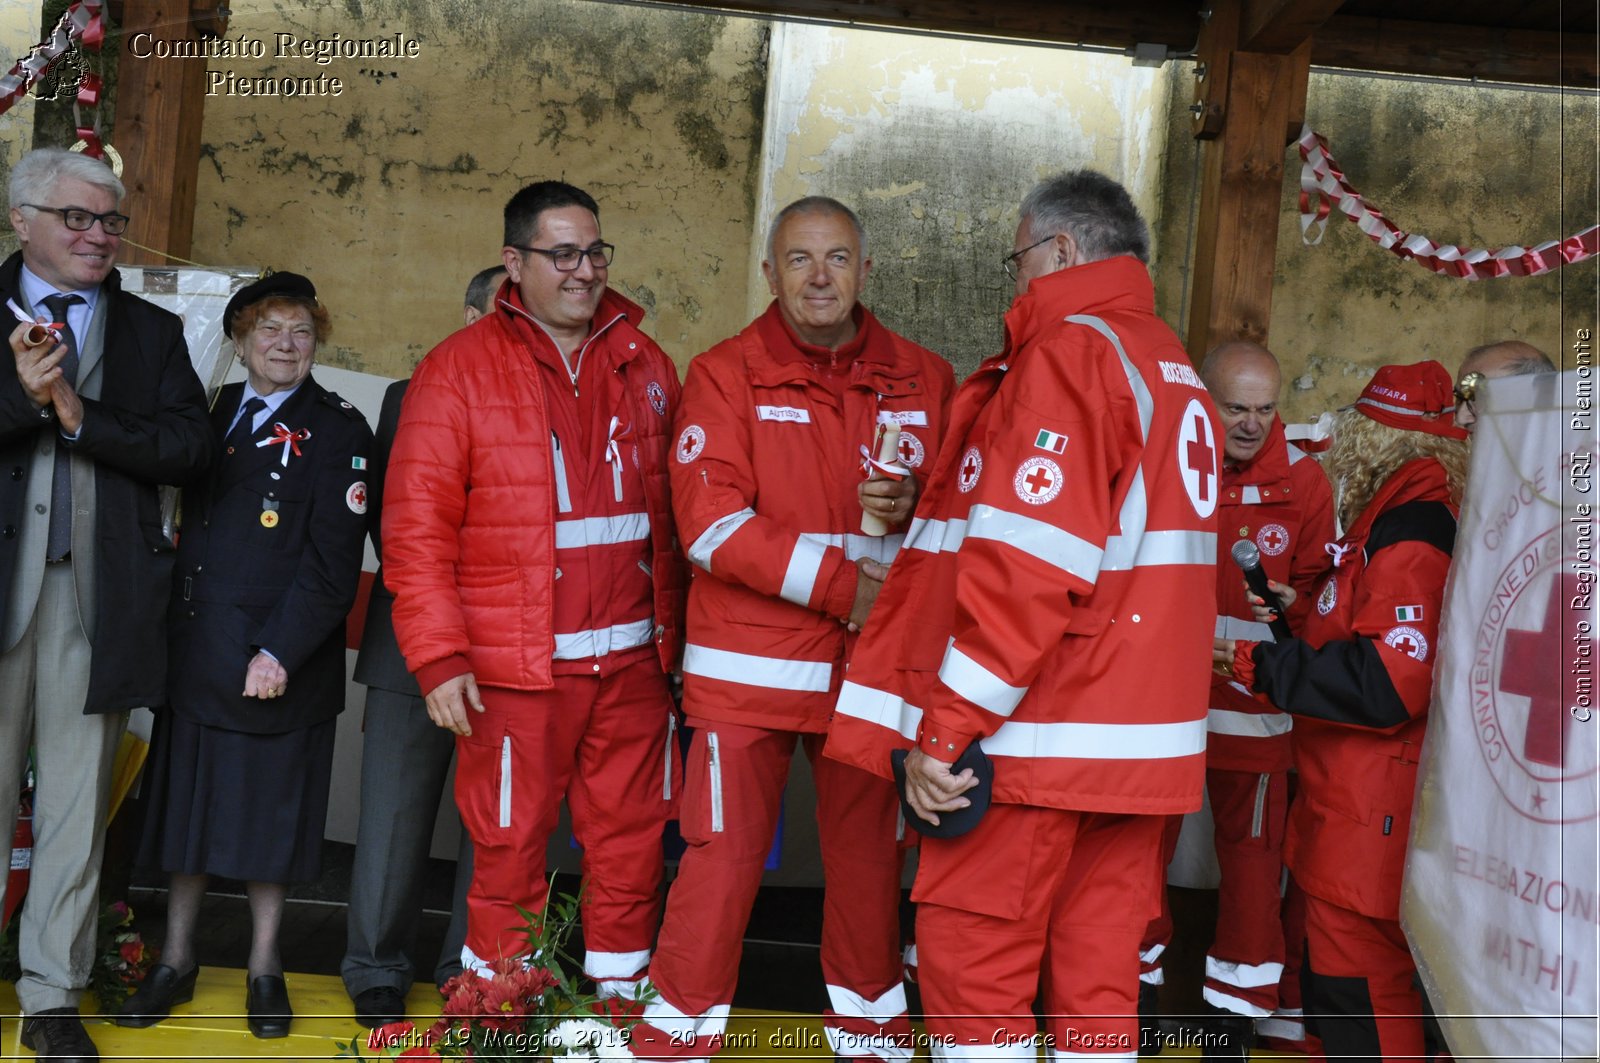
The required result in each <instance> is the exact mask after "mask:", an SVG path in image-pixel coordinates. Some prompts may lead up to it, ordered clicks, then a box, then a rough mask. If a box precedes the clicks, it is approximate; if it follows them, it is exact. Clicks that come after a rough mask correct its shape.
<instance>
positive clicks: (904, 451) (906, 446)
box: [895, 429, 927, 469]
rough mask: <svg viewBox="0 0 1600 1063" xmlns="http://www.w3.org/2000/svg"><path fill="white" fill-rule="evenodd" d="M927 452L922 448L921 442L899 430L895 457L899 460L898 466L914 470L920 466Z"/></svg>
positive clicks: (908, 433)
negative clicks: (898, 441)
mask: <svg viewBox="0 0 1600 1063" xmlns="http://www.w3.org/2000/svg"><path fill="white" fill-rule="evenodd" d="M926 454H927V451H926V450H925V449H924V448H923V446H922V440H920V439H918V438H917V437H916V436H914V435H912V434H911V433H910V432H907V431H906V430H904V429H901V430H900V446H899V448H898V449H897V450H896V451H895V455H896V456H897V457H898V458H899V459H900V464H901V465H904V466H905V467H906V468H908V469H915V468H917V467H918V466H920V465H921V464H922V459H923V457H924V455H926Z"/></svg>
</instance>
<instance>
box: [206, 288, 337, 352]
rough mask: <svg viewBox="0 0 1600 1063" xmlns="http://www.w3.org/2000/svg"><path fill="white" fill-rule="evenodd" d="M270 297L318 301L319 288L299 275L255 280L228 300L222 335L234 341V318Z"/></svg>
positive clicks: (223, 317) (223, 318) (224, 313)
mask: <svg viewBox="0 0 1600 1063" xmlns="http://www.w3.org/2000/svg"><path fill="white" fill-rule="evenodd" d="M269 295H285V296H288V297H289V298H291V299H309V300H311V301H312V302H313V303H314V302H316V301H317V286H316V285H314V284H312V283H311V279H310V278H309V277H302V276H301V275H300V274H298V273H268V274H267V275H266V276H264V277H261V278H260V279H258V280H253V281H251V282H250V283H249V284H246V285H245V286H244V287H243V288H240V289H239V290H238V291H237V292H234V293H233V298H232V299H229V300H228V309H226V310H224V311H223V312H222V334H223V335H224V336H226V337H228V338H229V339H230V340H231V339H233V319H234V316H235V315H237V314H238V313H239V311H241V310H243V309H244V308H245V307H247V306H250V305H251V304H253V303H259V302H260V301H261V300H263V299H265V298H266V297H267V296H269Z"/></svg>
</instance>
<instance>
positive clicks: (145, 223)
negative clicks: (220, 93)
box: [110, 0, 216, 265]
mask: <svg viewBox="0 0 1600 1063" xmlns="http://www.w3.org/2000/svg"><path fill="white" fill-rule="evenodd" d="M215 6H216V4H215V3H213V2H207V0H199V2H198V3H193V4H191V0H123V4H122V10H123V23H122V29H123V33H122V54H121V56H120V57H119V59H118V66H117V98H116V109H117V110H116V120H115V122H114V123H113V125H112V132H111V138H110V142H111V144H112V145H113V146H114V147H115V148H116V149H117V150H118V151H119V152H121V153H122V160H123V172H122V182H123V184H124V185H126V186H127V189H128V198H127V200H126V206H125V208H124V209H125V211H126V213H127V214H128V216H129V218H131V219H132V220H131V221H129V223H128V233H127V238H128V239H129V240H132V241H136V242H138V243H141V244H144V245H145V246H147V247H153V248H157V249H158V250H159V251H163V252H166V253H167V254H170V255H178V256H182V257H188V255H189V252H190V244H191V243H192V241H193V239H194V201H195V184H196V180H197V172H198V170H199V167H200V127H201V122H202V119H203V118H204V115H205V77H206V62H205V60H204V59H157V58H156V57H154V56H153V55H148V54H147V55H146V56H145V57H144V58H141V57H140V56H138V55H134V54H132V52H131V51H130V45H131V44H132V43H133V42H134V41H135V38H136V35H137V34H138V33H139V32H140V31H141V30H148V31H149V32H150V33H151V34H152V35H153V36H155V37H157V38H159V39H163V40H179V39H182V40H189V41H198V40H199V30H198V24H197V23H196V22H195V21H194V20H193V19H191V17H190V16H191V14H194V13H195V12H193V11H192V8H200V9H201V13H204V12H205V11H208V10H210V9H212V8H214V7H215ZM139 50H140V51H142V52H146V53H148V51H149V49H148V48H145V47H142V46H141V47H140V49H139ZM119 258H120V260H121V261H122V262H124V263H127V264H130V265H164V264H167V261H168V260H167V258H166V256H165V255H163V254H152V253H150V252H147V251H141V250H140V249H139V248H137V247H131V246H130V247H127V248H125V249H124V251H123V253H122V254H121V255H120V256H119Z"/></svg>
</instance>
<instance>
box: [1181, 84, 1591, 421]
mask: <svg viewBox="0 0 1600 1063" xmlns="http://www.w3.org/2000/svg"><path fill="white" fill-rule="evenodd" d="M1178 75H1179V76H1175V77H1174V79H1173V82H1172V85H1173V93H1172V103H1173V107H1172V110H1171V119H1170V125H1171V134H1170V136H1169V140H1168V149H1169V150H1168V156H1167V163H1168V170H1167V179H1166V182H1165V188H1166V196H1165V198H1166V203H1167V210H1166V214H1165V217H1164V218H1163V219H1162V221H1161V229H1162V232H1163V234H1164V236H1165V237H1166V243H1167V248H1168V250H1169V252H1170V251H1176V250H1177V249H1178V248H1187V246H1188V244H1189V241H1190V239H1191V234H1192V225H1193V207H1194V202H1195V199H1196V198H1197V197H1198V194H1199V190H1198V186H1197V184H1196V183H1195V180H1194V175H1195V170H1194V141H1193V139H1192V137H1191V135H1190V129H1189V127H1190V118H1189V115H1188V113H1187V111H1185V110H1184V107H1185V105H1186V104H1187V103H1188V101H1189V100H1190V99H1192V97H1193V87H1192V86H1193V82H1192V70H1190V69H1188V68H1183V69H1181V70H1180V71H1179V72H1178ZM1307 113H1308V114H1309V116H1310V122H1311V125H1312V127H1313V128H1314V129H1316V130H1317V131H1318V132H1320V133H1322V134H1323V135H1324V136H1325V137H1327V139H1328V143H1329V150H1330V151H1331V153H1332V155H1333V156H1334V158H1335V159H1337V160H1338V162H1339V165H1340V167H1341V168H1342V169H1343V171H1344V173H1345V176H1346V179H1347V180H1348V181H1349V182H1350V184H1351V185H1352V186H1354V187H1355V188H1356V189H1357V190H1358V191H1359V192H1361V193H1362V195H1363V196H1364V197H1365V199H1366V201H1367V203H1368V204H1369V205H1370V206H1374V207H1376V208H1378V209H1380V210H1382V211H1383V213H1384V214H1385V216H1386V217H1388V218H1389V219H1390V220H1391V221H1393V222H1394V223H1395V224H1397V225H1399V226H1400V227H1401V228H1402V229H1406V230H1408V231H1410V232H1413V233H1418V234H1421V235H1424V236H1427V237H1429V238H1430V239H1432V240H1434V241H1435V242H1436V243H1440V244H1446V243H1448V244H1461V245H1465V246H1468V247H1482V248H1498V247H1503V246H1506V245H1508V244H1521V245H1524V246H1531V245H1533V244H1537V243H1541V242H1543V241H1545V240H1551V239H1558V238H1561V237H1564V236H1568V235H1571V234H1573V233H1576V232H1579V231H1581V230H1582V229H1584V228H1586V227H1588V226H1590V225H1593V224H1595V222H1596V221H1600V218H1597V216H1596V196H1597V188H1596V170H1597V163H1596V160H1597V158H1600V144H1597V141H1596V128H1597V127H1596V121H1597V104H1596V100H1595V98H1594V97H1592V96H1577V95H1565V96H1563V95H1561V94H1558V93H1553V92H1546V91H1539V90H1531V89H1505V88H1488V87H1473V86H1466V85H1445V84H1439V83H1435V82H1426V81H1417V80H1410V81H1399V80H1388V79H1368V78H1357V77H1349V76H1344V75H1335V74H1321V73H1313V75H1312V78H1311V85H1310V93H1309V99H1308V105H1307ZM1299 188H1300V157H1299V154H1298V153H1297V152H1296V151H1295V150H1294V148H1293V147H1290V148H1288V149H1286V152H1285V173H1284V185H1283V198H1282V207H1281V211H1282V212H1281V214H1280V216H1279V229H1278V250H1277V274H1276V278H1275V281H1274V285H1273V304H1272V322H1271V337H1270V341H1269V345H1270V346H1271V347H1272V349H1273V350H1274V352H1276V353H1277V355H1278V356H1279V358H1280V359H1281V360H1282V362H1283V364H1284V375H1285V379H1286V380H1288V381H1292V384H1291V386H1290V387H1289V389H1288V390H1287V392H1286V394H1285V401H1284V406H1283V409H1284V413H1285V415H1286V416H1287V417H1289V418H1291V419H1310V418H1314V417H1315V416H1316V415H1317V414H1318V413H1319V412H1321V411H1323V410H1327V409H1332V408H1335V407H1337V406H1341V405H1344V404H1346V403H1348V402H1350V401H1351V400H1352V399H1354V397H1355V396H1356V395H1357V394H1358V393H1359V391H1360V389H1361V386H1362V385H1363V384H1364V383H1365V382H1366V381H1367V379H1368V378H1370V376H1371V374H1372V370H1373V369H1374V368H1376V367H1377V366H1379V365H1382V364H1385V363H1388V362H1415V361H1420V360H1422V359H1425V358H1436V359H1438V360H1439V361H1441V362H1443V363H1444V364H1445V365H1446V366H1447V367H1449V368H1450V370H1451V371H1452V372H1454V370H1455V368H1456V367H1457V366H1458V365H1459V364H1460V361H1461V356H1462V355H1463V354H1464V353H1465V352H1466V351H1467V350H1468V349H1470V348H1472V347H1474V346H1477V345H1478V344H1480V343H1485V342H1488V341H1490V340H1495V339H1502V338H1508V337H1509V338H1515V339H1521V340H1524V341H1526V342H1529V343H1532V344H1534V345H1535V346H1537V347H1539V348H1541V349H1542V350H1544V351H1545V352H1546V353H1548V354H1550V355H1551V357H1552V358H1558V357H1560V355H1561V353H1562V351H1563V349H1564V348H1568V347H1570V344H1571V342H1572V340H1573V336H1574V333H1575V331H1576V329H1578V328H1579V327H1589V328H1593V327H1594V326H1595V309H1596V290H1597V285H1600V272H1597V263H1596V261H1595V260H1593V259H1591V260H1589V261H1587V262H1583V263H1579V264H1578V265H1575V266H1569V267H1564V268H1563V269H1561V270H1558V271H1556V272H1554V273H1552V274H1547V275H1545V276H1542V277H1531V278H1518V277H1505V278H1500V279H1497V280H1488V281H1475V282H1468V281H1462V280H1455V279H1452V278H1447V277H1441V276H1438V275H1437V274H1434V273H1432V272H1430V271H1429V270H1427V269H1424V268H1423V267H1422V266H1419V265H1417V264H1416V263H1414V262H1407V261H1405V260H1402V259H1400V258H1399V257H1397V256H1396V255H1394V254H1393V253H1391V252H1388V251H1384V250H1382V249H1381V248H1379V247H1378V246H1377V245H1376V244H1375V243H1373V242H1372V241H1371V240H1370V239H1368V238H1367V237H1366V236H1365V235H1364V234H1363V233H1362V232H1361V231H1360V230H1359V229H1358V228H1357V227H1356V226H1355V225H1354V224H1352V223H1351V222H1349V221H1348V220H1346V219H1344V218H1343V217H1342V216H1341V215H1338V214H1335V215H1334V216H1333V217H1332V218H1331V219H1330V220H1329V222H1328V228H1327V234H1326V236H1325V237H1324V238H1323V240H1322V243H1321V244H1319V245H1317V246H1315V247H1307V246H1305V245H1304V244H1303V243H1302V241H1301V238H1300V226H1299V209H1298V196H1299ZM1177 259H1178V262H1175V263H1173V264H1172V265H1173V266H1176V265H1177V264H1178V263H1182V264H1183V271H1181V272H1180V270H1179V269H1177V268H1171V269H1168V270H1166V271H1165V272H1164V273H1163V274H1162V275H1161V278H1160V283H1161V285H1162V287H1163V290H1165V291H1167V292H1168V293H1172V292H1177V293H1180V295H1181V292H1182V284H1183V283H1184V280H1185V277H1186V270H1187V253H1186V252H1183V253H1179V254H1178V255H1177ZM1185 323H1186V322H1185ZM1568 364H1570V360H1569V363H1568Z"/></svg>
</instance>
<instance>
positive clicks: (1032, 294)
mask: <svg viewBox="0 0 1600 1063" xmlns="http://www.w3.org/2000/svg"><path fill="white" fill-rule="evenodd" d="M1111 311H1133V312H1136V313H1146V314H1154V313H1155V312H1156V289H1155V285H1154V284H1153V283H1152V282H1151V280H1150V271H1149V270H1148V269H1146V268H1145V265H1144V263H1143V262H1140V261H1139V260H1138V259H1136V258H1134V257H1133V256H1132V255H1117V256H1115V257H1113V258H1103V259H1101V260H1099V261H1098V262H1086V263H1084V264H1083V265H1081V266H1069V267H1068V268H1066V269H1062V270H1057V271H1056V272H1054V273H1047V274H1045V275H1044V276H1043V277H1035V278H1034V279H1033V282H1032V283H1031V284H1029V285H1028V290H1027V291H1025V292H1023V293H1022V294H1021V295H1019V296H1017V298H1016V300H1015V301H1014V302H1013V303H1012V304H1011V309H1010V310H1008V311H1006V349H1007V350H1008V351H1013V352H1014V351H1020V350H1022V349H1023V348H1024V347H1026V346H1027V345H1028V344H1030V343H1032V342H1033V340H1034V339H1035V338H1036V337H1037V336H1038V335H1039V333H1041V332H1043V331H1044V330H1045V329H1047V328H1052V327H1054V326H1055V325H1056V324H1057V323H1058V322H1060V320H1061V319H1062V318H1064V317H1068V316H1070V315H1072V314H1095V315H1100V314H1104V313H1107V312H1111Z"/></svg>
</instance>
